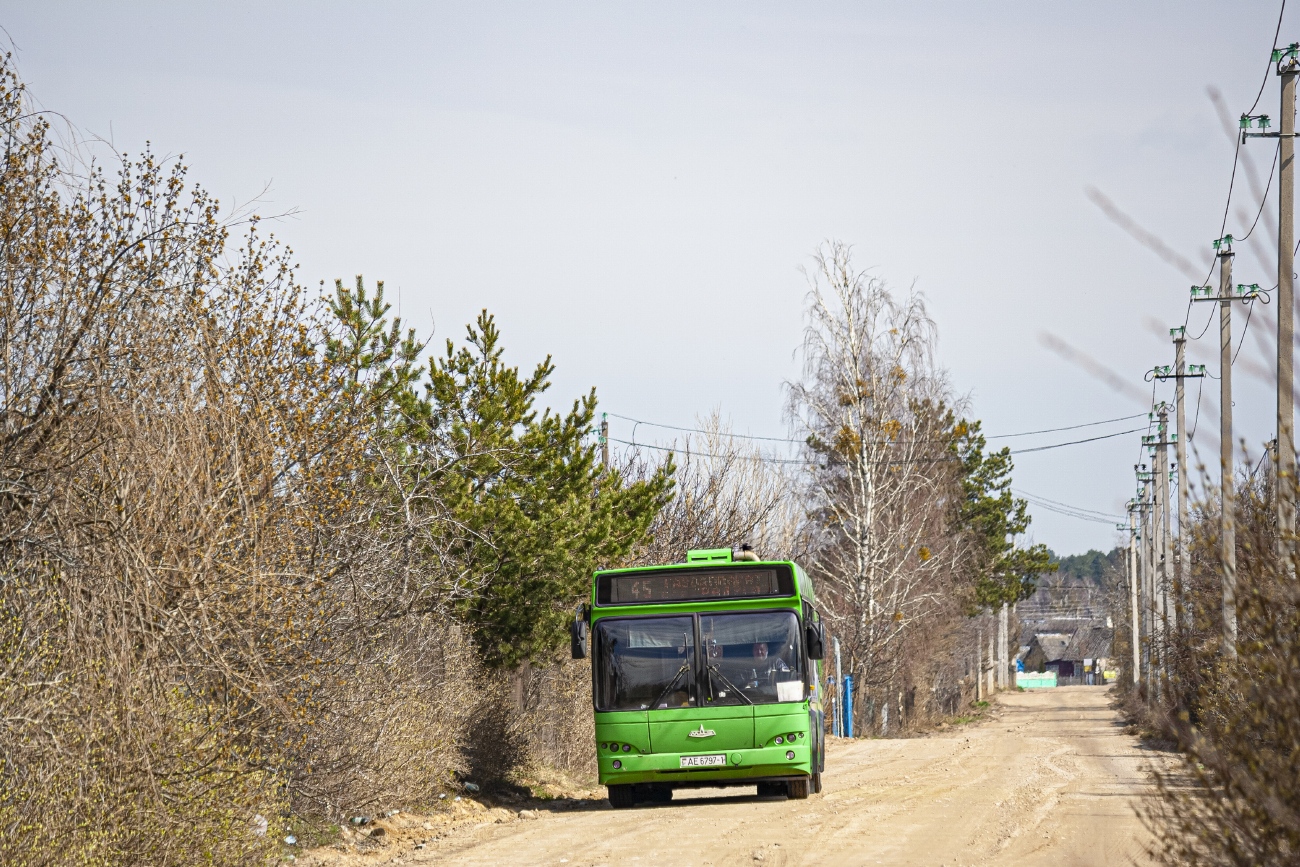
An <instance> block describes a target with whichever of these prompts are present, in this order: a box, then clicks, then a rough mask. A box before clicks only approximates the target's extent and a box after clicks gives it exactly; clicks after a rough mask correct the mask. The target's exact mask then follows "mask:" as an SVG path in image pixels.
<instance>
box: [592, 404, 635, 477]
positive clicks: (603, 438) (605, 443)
mask: <svg viewBox="0 0 1300 867" xmlns="http://www.w3.org/2000/svg"><path fill="white" fill-rule="evenodd" d="M632 439H636V437H632ZM600 460H601V465H602V466H603V467H604V468H605V472H609V413H607V412H602V413H601V414H600Z"/></svg>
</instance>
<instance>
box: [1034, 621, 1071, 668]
mask: <svg viewBox="0 0 1300 867" xmlns="http://www.w3.org/2000/svg"><path fill="white" fill-rule="evenodd" d="M1072 638H1074V636H1073V635H1071V634H1070V633H1068V632H1038V633H1035V634H1034V637H1033V638H1031V639H1029V650H1027V651H1026V652H1025V671H1048V670H1049V669H1050V670H1053V671H1056V673H1057V675H1058V676H1060V675H1063V674H1065V672H1063V671H1061V670H1059V667H1058V666H1059V665H1060V663H1061V661H1062V660H1063V659H1065V650H1066V648H1067V647H1069V646H1070V640H1071V639H1072ZM1069 674H1071V675H1073V674H1074V667H1073V666H1071V667H1070V671H1069Z"/></svg>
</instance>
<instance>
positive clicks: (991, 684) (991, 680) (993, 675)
mask: <svg viewBox="0 0 1300 867" xmlns="http://www.w3.org/2000/svg"><path fill="white" fill-rule="evenodd" d="M992 620H993V617H992V616H991V615H990V617H989V621H990V622H989V695H992V694H993V692H994V690H996V689H997V682H996V680H995V678H996V677H997V672H996V671H994V668H995V666H994V664H993V659H994V652H993V632H994V630H993V623H992Z"/></svg>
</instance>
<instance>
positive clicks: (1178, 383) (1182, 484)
mask: <svg viewBox="0 0 1300 867" xmlns="http://www.w3.org/2000/svg"><path fill="white" fill-rule="evenodd" d="M1229 255H1231V254H1229ZM1227 303H1228V302H1224V305H1225V306H1226V305H1227ZM1220 315H1222V314H1220ZM1169 336H1170V337H1172V338H1173V340H1174V367H1173V370H1172V371H1171V370H1170V369H1169V368H1168V367H1157V368H1156V369H1155V378H1156V379H1158V380H1165V379H1170V378H1171V377H1172V379H1173V380H1174V412H1175V416H1174V419H1175V429H1174V431H1175V432H1174V461H1175V465H1176V466H1177V467H1178V548H1177V551H1176V553H1175V556H1174V562H1175V564H1176V566H1177V572H1176V577H1175V578H1174V582H1173V586H1174V594H1173V595H1174V608H1173V610H1174V614H1175V618H1176V617H1177V615H1178V613H1180V612H1181V610H1182V608H1183V603H1184V600H1185V598H1186V596H1185V594H1186V593H1187V588H1188V587H1189V586H1190V585H1191V565H1192V564H1191V561H1190V558H1189V557H1188V554H1187V501H1188V487H1189V479H1188V476H1187V411H1186V410H1187V401H1186V389H1185V387H1184V385H1183V381H1184V380H1186V379H1200V378H1201V377H1203V376H1205V365H1203V364H1192V365H1189V364H1187V329H1186V328H1185V327H1184V326H1182V325H1180V326H1178V327H1177V328H1170V329H1169ZM1229 347H1231V340H1229ZM1229 363H1231V360H1229Z"/></svg>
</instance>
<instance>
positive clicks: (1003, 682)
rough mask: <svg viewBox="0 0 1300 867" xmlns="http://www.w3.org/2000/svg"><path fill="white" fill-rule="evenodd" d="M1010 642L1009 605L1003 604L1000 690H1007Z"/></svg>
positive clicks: (1000, 629) (999, 653) (999, 659)
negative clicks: (1008, 626) (1008, 634)
mask: <svg viewBox="0 0 1300 867" xmlns="http://www.w3.org/2000/svg"><path fill="white" fill-rule="evenodd" d="M1007 651H1008V640H1007V603H1005V602H1003V603H1002V608H1001V609H1000V610H999V611H998V689H1006V688H1007V680H1008V677H1007V675H1008V674H1009V672H1008V671H1007V669H1008V668H1010V665H1011V663H1010V660H1008V659H1007V657H1008V655H1009V654H1008V652H1007Z"/></svg>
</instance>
